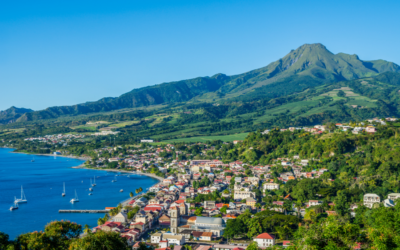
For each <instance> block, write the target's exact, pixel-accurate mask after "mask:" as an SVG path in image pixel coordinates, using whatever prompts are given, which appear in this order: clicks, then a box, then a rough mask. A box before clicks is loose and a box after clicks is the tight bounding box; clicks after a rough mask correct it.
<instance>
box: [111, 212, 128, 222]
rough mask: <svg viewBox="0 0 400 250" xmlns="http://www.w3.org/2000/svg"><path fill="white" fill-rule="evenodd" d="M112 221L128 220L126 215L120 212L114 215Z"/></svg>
mask: <svg viewBox="0 0 400 250" xmlns="http://www.w3.org/2000/svg"><path fill="white" fill-rule="evenodd" d="M114 222H122V223H126V222H128V217H127V215H126V214H125V213H122V212H120V213H118V214H117V215H116V216H114Z"/></svg>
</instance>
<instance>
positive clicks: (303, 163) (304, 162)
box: [300, 160, 308, 166]
mask: <svg viewBox="0 0 400 250" xmlns="http://www.w3.org/2000/svg"><path fill="white" fill-rule="evenodd" d="M300 164H301V165H303V166H307V165H308V160H301V161H300Z"/></svg>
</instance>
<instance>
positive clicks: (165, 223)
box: [158, 214, 171, 227]
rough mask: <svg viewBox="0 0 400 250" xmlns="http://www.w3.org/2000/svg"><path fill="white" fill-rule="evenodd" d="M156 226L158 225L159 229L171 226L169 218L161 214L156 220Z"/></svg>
mask: <svg viewBox="0 0 400 250" xmlns="http://www.w3.org/2000/svg"><path fill="white" fill-rule="evenodd" d="M158 224H159V225H160V226H161V227H170V225H171V218H170V217H169V216H168V215H166V214H163V215H162V216H161V217H160V218H159V219H158Z"/></svg>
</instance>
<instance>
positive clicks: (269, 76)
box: [0, 43, 400, 123]
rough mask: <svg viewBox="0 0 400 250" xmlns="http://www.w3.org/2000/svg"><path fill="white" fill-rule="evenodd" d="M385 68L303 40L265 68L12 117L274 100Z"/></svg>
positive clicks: (384, 63) (23, 118)
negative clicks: (260, 96)
mask: <svg viewBox="0 0 400 250" xmlns="http://www.w3.org/2000/svg"><path fill="white" fill-rule="evenodd" d="M387 71H392V72H400V66H399V65H397V64H395V63H392V62H387V61H384V60H372V61H362V60H360V59H359V57H358V56H357V55H349V54H345V53H338V54H333V53H332V52H330V51H329V50H328V49H327V48H326V47H325V46H324V45H322V44H320V43H317V44H304V45H302V46H300V47H299V48H297V49H296V50H291V51H290V52H289V53H288V54H287V55H285V56H284V57H283V58H280V59H278V60H277V61H275V62H272V63H270V64H268V65H267V66H265V67H261V68H259V69H255V70H251V71H248V72H245V73H242V74H237V75H232V76H228V75H225V74H222V73H218V74H215V75H213V76H211V77H209V76H207V77H196V78H193V79H187V80H181V81H174V82H167V83H162V84H158V85H153V86H147V87H143V88H138V89H133V90H131V91H129V92H127V93H124V94H122V95H121V96H119V97H106V98H102V99H100V100H98V101H94V102H86V103H83V104H77V105H72V106H56V107H49V108H47V109H44V110H40V111H34V112H27V113H25V114H23V115H20V116H18V117H16V118H14V120H15V121H17V122H21V121H33V120H41V119H50V118H57V117H60V116H64V115H79V114H89V113H94V112H104V111H112V110H118V109H122V108H137V107H145V106H151V105H158V104H170V103H176V102H187V101H191V100H192V101H203V102H210V101H211V102H213V101H217V100H220V99H228V98H229V99H232V98H236V97H238V96H241V97H243V98H247V97H248V98H251V97H252V96H254V95H255V94H257V96H259V94H260V93H259V92H262V93H264V98H275V97H278V96H282V95H285V94H290V93H293V92H296V91H302V90H303V89H305V88H307V87H315V86H317V85H319V84H325V83H329V82H332V83H333V82H338V81H343V80H353V79H358V78H362V77H369V76H373V75H377V74H379V73H383V72H387ZM282 89H285V90H284V91H283V90H282ZM0 122H2V123H3V120H1V119H0Z"/></svg>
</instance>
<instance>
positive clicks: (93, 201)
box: [0, 148, 158, 239]
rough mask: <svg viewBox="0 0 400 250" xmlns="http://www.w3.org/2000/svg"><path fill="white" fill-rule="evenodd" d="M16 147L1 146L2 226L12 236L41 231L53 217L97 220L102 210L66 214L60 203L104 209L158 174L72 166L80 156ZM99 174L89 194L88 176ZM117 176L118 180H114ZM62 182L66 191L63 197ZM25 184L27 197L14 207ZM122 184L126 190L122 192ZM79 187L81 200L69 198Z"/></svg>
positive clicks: (82, 221) (65, 206) (87, 221)
mask: <svg viewBox="0 0 400 250" xmlns="http://www.w3.org/2000/svg"><path fill="white" fill-rule="evenodd" d="M11 151H12V149H2V148H0V218H1V219H0V231H1V232H5V233H7V234H8V235H10V238H11V239H14V238H15V237H16V236H18V235H19V234H21V233H26V232H32V231H40V230H43V229H44V226H45V225H46V224H47V223H49V222H50V221H52V220H62V219H64V220H70V221H74V222H77V223H79V224H81V225H85V224H88V225H89V226H90V227H94V226H97V219H98V218H99V217H102V216H104V214H69V213H68V214H65V213H61V214H60V213H58V210H59V209H104V208H105V207H113V206H116V205H118V203H119V202H121V201H123V200H125V199H128V198H129V192H134V191H135V189H137V188H139V187H142V188H143V190H146V189H147V188H149V187H151V186H152V185H154V184H156V183H157V182H158V180H156V179H153V178H150V177H147V176H143V175H133V174H132V175H127V174H121V176H117V177H115V175H116V173H115V172H106V171H99V170H88V169H74V168H71V167H73V166H78V165H80V164H82V163H83V161H82V160H78V159H71V158H64V157H56V156H35V158H34V159H35V161H34V162H31V160H32V155H26V154H14V153H11ZM94 176H96V184H97V186H96V187H94V189H93V192H92V193H93V195H91V196H89V195H88V194H89V187H90V178H92V179H93V178H94ZM114 178H117V182H111V181H112V180H113V179H114ZM63 182H65V187H66V196H65V197H62V196H61V193H62V190H63ZM21 185H22V186H23V188H24V192H25V195H26V198H27V200H28V203H25V204H20V205H19V209H17V210H14V211H10V210H9V208H10V206H11V205H12V204H13V201H14V196H16V197H17V198H19V197H20V196H21ZM120 189H123V190H124V192H123V193H120V192H119V191H120ZM75 190H76V192H77V194H78V197H79V202H77V203H75V204H71V203H70V202H69V201H70V200H71V199H72V198H74V196H75Z"/></svg>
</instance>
